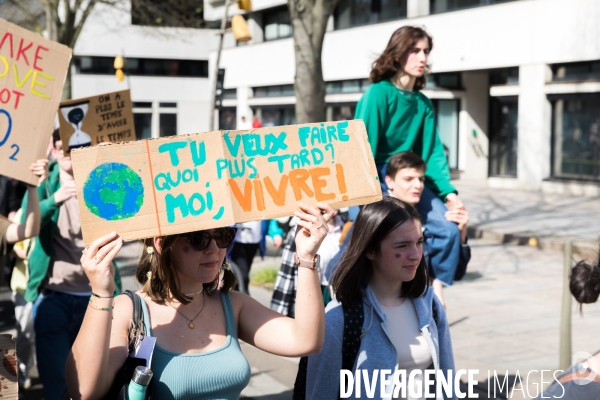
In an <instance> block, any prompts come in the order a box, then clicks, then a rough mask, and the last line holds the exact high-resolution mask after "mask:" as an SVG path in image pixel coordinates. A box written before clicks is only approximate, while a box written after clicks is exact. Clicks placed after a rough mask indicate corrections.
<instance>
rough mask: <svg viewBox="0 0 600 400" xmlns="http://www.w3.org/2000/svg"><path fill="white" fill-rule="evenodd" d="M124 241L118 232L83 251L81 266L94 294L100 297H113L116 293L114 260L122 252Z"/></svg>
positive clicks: (95, 242) (110, 234)
mask: <svg viewBox="0 0 600 400" xmlns="http://www.w3.org/2000/svg"><path fill="white" fill-rule="evenodd" d="M122 246H123V239H121V238H120V237H119V236H118V235H117V233H116V232H112V233H109V234H108V235H104V236H102V237H100V238H98V239H96V240H94V242H93V243H92V244H91V246H90V247H88V248H87V249H85V250H84V251H83V255H82V256H81V266H82V267H83V270H84V271H85V274H86V275H87V277H88V279H89V280H90V284H91V285H92V292H94V293H96V294H97V295H99V296H104V297H108V296H112V295H113V294H114V292H115V267H114V266H113V263H112V261H113V259H114V258H115V256H116V255H117V253H118V252H119V250H121V247H122Z"/></svg>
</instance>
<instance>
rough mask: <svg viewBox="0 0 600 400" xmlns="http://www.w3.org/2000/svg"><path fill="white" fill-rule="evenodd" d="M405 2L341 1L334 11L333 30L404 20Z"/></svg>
mask: <svg viewBox="0 0 600 400" xmlns="http://www.w3.org/2000/svg"><path fill="white" fill-rule="evenodd" d="M406 3H407V0H341V1H340V3H339V5H338V6H337V7H336V9H335V11H334V14H333V15H334V20H333V21H334V24H333V26H334V29H336V30H337V29H347V28H353V27H356V26H363V25H369V24H375V23H377V22H385V21H394V20H398V19H402V18H406Z"/></svg>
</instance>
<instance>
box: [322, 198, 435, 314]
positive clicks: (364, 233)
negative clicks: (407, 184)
mask: <svg viewBox="0 0 600 400" xmlns="http://www.w3.org/2000/svg"><path fill="white" fill-rule="evenodd" d="M415 220H417V221H418V220H420V218H419V213H418V212H417V210H416V209H415V207H414V206H412V205H410V204H408V203H405V202H403V201H401V200H398V199H395V198H393V197H384V198H383V200H382V201H380V202H377V203H372V204H369V205H367V206H365V207H364V208H363V210H362V211H361V212H360V214H358V217H357V218H356V222H355V223H354V226H353V229H352V236H350V242H349V244H348V247H347V249H346V251H345V252H344V255H343V257H342V261H341V262H340V267H339V268H338V270H337V271H336V273H335V275H334V277H333V282H332V286H333V290H334V292H335V294H336V298H337V299H338V301H340V302H341V303H342V304H343V305H344V306H346V307H349V306H350V305H352V304H354V303H355V302H357V301H360V300H361V298H362V289H364V288H365V287H366V286H367V284H368V283H369V281H370V280H371V276H372V275H373V266H372V265H371V261H370V260H369V259H368V258H367V256H366V254H367V252H368V251H369V250H372V251H374V252H375V253H379V252H380V250H381V241H382V240H383V239H384V238H385V237H386V236H387V235H388V234H389V233H390V232H391V231H393V230H394V229H396V228H397V227H398V226H400V225H402V224H403V223H405V222H406V221H415ZM428 285H429V277H428V275H427V266H426V265H425V260H424V259H423V258H421V261H420V263H419V266H418V268H417V272H416V275H415V278H414V279H413V280H412V281H410V282H403V283H402V289H401V291H402V293H398V296H400V295H402V296H403V297H410V298H416V297H419V296H421V295H423V294H424V293H425V290H426V289H427V286H428Z"/></svg>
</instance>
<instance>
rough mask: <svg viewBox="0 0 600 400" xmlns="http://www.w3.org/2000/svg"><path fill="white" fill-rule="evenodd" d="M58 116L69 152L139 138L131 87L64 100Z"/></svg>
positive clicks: (63, 139) (64, 144)
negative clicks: (136, 135)
mask: <svg viewBox="0 0 600 400" xmlns="http://www.w3.org/2000/svg"><path fill="white" fill-rule="evenodd" d="M58 120H59V122H60V138H61V140H62V142H63V149H64V152H65V154H69V153H70V152H71V150H72V149H76V148H78V147H88V146H94V145H97V144H99V143H105V142H111V143H118V142H129V141H131V140H135V128H134V126H133V108H132V104H131V95H130V92H129V89H127V90H122V91H120V92H113V93H105V94H101V95H98V96H92V97H86V98H83V99H77V100H69V101H64V102H62V103H60V107H59V109H58Z"/></svg>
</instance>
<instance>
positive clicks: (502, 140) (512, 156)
mask: <svg viewBox="0 0 600 400" xmlns="http://www.w3.org/2000/svg"><path fill="white" fill-rule="evenodd" d="M518 120H519V101H518V98H517V96H510V97H490V141H489V146H490V151H489V154H490V157H489V159H490V162H489V175H490V176H511V177H516V176H517V150H518V144H519V141H518V133H519V131H518V128H517V124H518Z"/></svg>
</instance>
